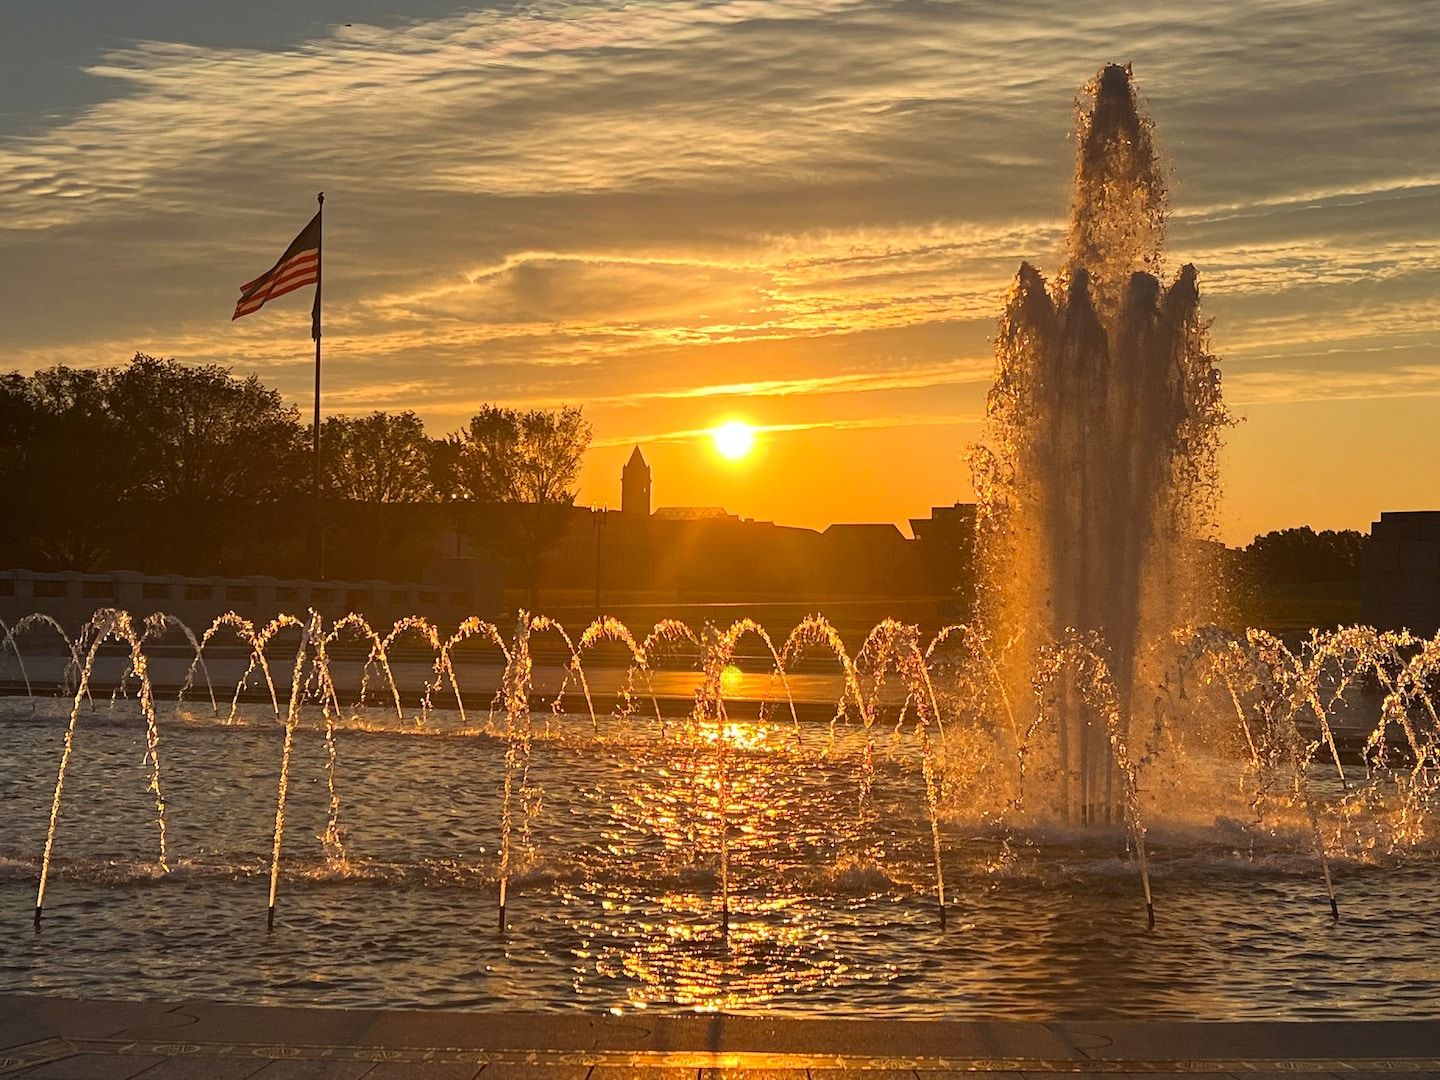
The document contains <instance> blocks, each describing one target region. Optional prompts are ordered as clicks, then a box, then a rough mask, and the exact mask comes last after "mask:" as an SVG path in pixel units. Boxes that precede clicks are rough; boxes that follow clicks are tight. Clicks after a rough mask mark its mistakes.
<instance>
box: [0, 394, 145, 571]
mask: <svg viewBox="0 0 1440 1080" xmlns="http://www.w3.org/2000/svg"><path fill="white" fill-rule="evenodd" d="M112 374H113V372H111V371H93V370H86V369H75V368H68V367H54V368H50V369H48V370H45V371H38V372H36V373H35V374H33V375H30V376H28V377H27V376H23V375H21V374H19V373H18V372H14V373H11V374H9V375H7V376H5V377H4V379H3V381H0V498H3V500H4V505H5V507H6V509H7V511H8V514H9V519H10V521H11V523H12V527H11V528H10V529H8V530H7V531H6V536H5V543H6V545H7V547H9V548H10V550H11V551H13V553H14V557H18V558H19V559H21V560H23V561H27V562H28V561H31V560H34V561H35V562H36V563H37V564H38V565H40V566H49V567H53V568H55V569H67V570H68V569H74V570H93V569H97V568H98V567H99V565H100V564H101V563H102V562H103V561H104V560H105V559H106V558H107V557H108V556H109V555H110V553H111V550H112V546H113V541H114V540H115V538H116V537H115V533H116V530H117V528H118V527H119V525H118V518H119V515H118V514H117V513H116V512H115V511H116V509H117V508H118V506H119V504H120V502H121V501H122V500H123V498H124V497H125V495H126V493H127V492H128V490H129V488H130V486H131V484H132V483H133V479H134V460H133V458H134V455H133V447H132V446H131V444H130V442H129V440H128V438H127V437H126V435H127V433H126V432H125V430H124V428H123V425H121V424H120V423H119V422H118V421H117V420H116V418H115V416H114V415H113V413H112V412H111V410H110V407H109V401H108V396H109V381H110V376H111V375H112Z"/></svg>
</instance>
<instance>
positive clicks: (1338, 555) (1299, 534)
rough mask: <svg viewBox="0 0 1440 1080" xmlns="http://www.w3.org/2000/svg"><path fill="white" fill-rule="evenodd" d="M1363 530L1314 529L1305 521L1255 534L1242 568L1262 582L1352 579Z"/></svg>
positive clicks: (1357, 570)
mask: <svg viewBox="0 0 1440 1080" xmlns="http://www.w3.org/2000/svg"><path fill="white" fill-rule="evenodd" d="M1364 542H1365V537H1364V534H1362V533H1360V532H1357V531H1356V530H1354V529H1342V530H1339V531H1336V530H1332V529H1325V530H1323V531H1321V532H1318V533H1317V532H1316V531H1315V530H1314V529H1312V528H1311V527H1310V526H1308V525H1302V526H1300V527H1299V528H1294V529H1280V530H1278V531H1275V532H1268V533H1265V534H1264V535H1263V536H1257V537H1255V539H1254V541H1252V542H1251V543H1250V545H1249V546H1248V547H1246V548H1245V551H1244V556H1243V563H1244V568H1245V572H1246V573H1247V574H1249V575H1251V576H1252V577H1253V578H1254V579H1256V580H1257V581H1261V582H1283V581H1353V580H1358V579H1359V577H1360V549H1361V547H1362V546H1363V545H1364Z"/></svg>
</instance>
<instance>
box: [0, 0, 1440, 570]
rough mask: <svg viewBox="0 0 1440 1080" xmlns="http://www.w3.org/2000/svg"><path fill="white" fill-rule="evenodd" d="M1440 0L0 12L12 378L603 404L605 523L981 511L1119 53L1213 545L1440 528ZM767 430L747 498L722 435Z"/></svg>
mask: <svg viewBox="0 0 1440 1080" xmlns="http://www.w3.org/2000/svg"><path fill="white" fill-rule="evenodd" d="M1437 56H1440V3H1437V2H1436V0H1384V2H1375V3H1367V4H1365V5H1357V4H1354V3H1338V2H1336V3H1332V2H1292V0H1262V2H1257V3H1248V4H1244V5H1239V4H1233V3H1207V2H1197V3H1191V4H1187V5H1183V6H1177V5H1159V4H1146V3H1137V2H1133V0H1132V2H1130V3H1127V4H1123V5H1122V4H1110V3H1087V4H1083V5H1082V4H1065V5H1061V4H1041V3H1033V2H1024V0H1021V2H1011V3H1005V4H996V3H994V2H986V3H969V2H955V3H926V2H913V0H900V2H881V0H804V2H798V0H797V2H789V0H665V2H661V3H643V2H642V3H636V2H631V3H625V4H616V3H607V2H600V0H597V2H592V3H584V4H577V3H551V2H546V0H537V2H522V3H515V4H490V5H484V6H478V7H477V6H476V5H474V4H459V3H454V2H447V0H417V2H413V3H404V4H402V3H393V2H392V3H382V2H378V0H316V2H310V3H306V4H303V5H302V4H293V3H289V2H258V0H251V2H248V3H246V4H242V5H220V4H193V3H187V2H184V0H111V2H107V3H100V2H97V0H83V2H82V0H8V2H7V3H6V4H5V5H3V6H0V305H3V306H0V365H3V366H4V367H5V368H6V369H9V368H17V369H19V370H22V371H31V370H34V369H36V368H39V367H45V366H48V365H51V364H57V363H65V364H73V365H103V364H116V363H123V362H124V361H126V360H127V359H128V358H129V357H130V356H131V355H132V354H133V353H135V352H136V351H142V352H147V353H150V354H153V355H159V356H167V357H171V356H173V357H175V358H176V359H179V360H181V361H185V362H193V363H201V362H204V363H212V362H213V363H222V364H226V365H230V366H233V368H234V369H235V371H236V372H237V373H238V374H250V373H255V374H258V375H259V376H260V377H261V378H263V379H264V380H265V381H266V382H267V383H269V384H271V385H273V386H275V387H277V388H278V389H280V390H281V392H282V393H283V394H284V395H285V396H286V397H287V399H289V400H291V401H293V402H294V403H295V404H297V405H298V406H300V408H301V412H302V416H308V411H309V396H308V395H309V393H310V384H311V379H312V367H311V364H312V362H313V354H312V351H311V350H312V347H311V345H310V342H309V340H308V331H309V322H308V312H309V306H310V294H309V290H308V289H307V290H302V291H301V292H298V293H294V294H291V295H290V296H287V297H284V298H283V299H280V300H276V301H274V302H272V303H271V304H270V305H268V306H267V307H266V308H265V309H264V310H263V311H262V312H260V313H259V314H257V315H255V316H251V317H248V318H245V319H242V320H239V321H236V322H233V323H232V322H231V321H230V313H231V311H232V310H233V306H234V302H235V299H236V297H237V295H238V291H239V288H238V287H239V285H240V284H241V283H242V282H245V281H248V280H250V279H251V278H253V277H255V276H256V275H258V274H259V273H261V272H262V271H263V270H265V269H267V268H268V267H269V266H270V265H271V263H273V262H274V260H275V259H276V258H277V257H278V256H279V254H280V252H281V251H282V250H283V249H284V248H285V246H286V244H288V243H289V241H290V239H291V238H292V237H293V236H294V234H295V233H296V232H298V231H299V229H300V227H301V226H303V225H304V224H305V222H306V221H307V220H308V219H309V217H310V216H311V214H312V213H313V212H314V206H315V202H314V196H315V193H316V192H317V191H319V190H322V189H323V190H324V191H325V192H326V204H325V327H326V336H325V343H324V348H325V397H324V409H325V412H326V413H327V414H328V413H336V412H347V413H356V412H367V411H371V410H376V409H383V410H401V409H411V410H414V411H415V412H417V413H419V414H420V416H421V417H422V418H424V420H425V421H426V423H427V425H428V426H429V428H430V429H431V431H432V433H435V434H440V433H443V432H446V431H453V430H456V429H458V428H459V427H461V426H462V425H463V424H464V422H465V420H466V419H467V418H468V417H469V415H470V414H471V413H472V412H473V411H474V409H475V407H476V406H477V405H479V404H480V403H482V402H498V403H503V404H507V405H516V406H549V405H555V404H559V403H562V402H573V403H578V404H581V405H583V406H584V409H585V413H586V415H587V416H588V417H589V419H590V420H591V422H592V423H593V425H594V430H595V443H594V446H593V448H592V450H591V452H590V454H589V456H588V458H587V462H586V466H585V471H584V474H583V476H582V484H581V491H580V501H582V502H585V503H590V504H594V505H605V504H608V505H611V506H614V505H616V504H617V503H618V500H619V475H620V469H621V466H622V465H623V463H624V460H625V458H626V457H627V456H628V455H629V453H630V449H631V447H632V446H633V445H635V444H639V445H640V446H641V447H642V449H643V451H644V453H645V455H646V456H647V458H649V460H650V462H651V464H652V466H653V467H654V470H655V479H654V496H655V502H656V504H657V505H661V506H666V505H670V506H675V505H686V506H696V505H723V506H725V507H726V508H728V509H729V510H730V511H732V512H734V513H739V514H741V515H743V516H745V517H754V518H758V519H761V520H774V521H778V522H781V523H784V524H794V525H806V526H812V527H824V526H825V525H827V524H829V523H831V522H835V521H895V522H897V523H902V524H903V523H904V522H905V521H906V519H908V518H911V517H917V516H919V517H923V516H925V515H926V514H927V513H928V510H929V507H930V506H932V505H944V504H948V503H952V502H956V501H963V500H968V499H970V498H971V497H972V495H973V492H972V489H971V486H970V478H969V470H968V467H967V465H966V463H965V458H966V452H967V450H968V448H969V447H970V446H971V445H972V444H974V443H975V442H976V441H977V440H978V439H979V437H980V436H981V433H982V419H983V412H984V397H985V393H986V390H987V388H988V386H989V382H990V378H991V375H992V371H993V358H992V354H991V346H990V339H991V337H992V336H993V334H994V331H995V320H996V317H997V315H998V313H999V309H1000V305H1001V301H1002V299H1003V297H1004V295H1005V292H1006V290H1007V288H1008V286H1009V283H1010V281H1011V279H1012V278H1013V275H1014V273H1015V270H1016V268H1017V266H1018V265H1019V262H1020V261H1021V260H1022V259H1028V260H1031V261H1033V262H1035V263H1036V264H1037V265H1039V266H1040V267H1041V268H1042V270H1044V271H1045V272H1047V273H1053V272H1054V271H1055V269H1057V264H1058V262H1059V259H1060V255H1061V248H1062V240H1063V233H1064V217H1065V211H1066V205H1067V199H1068V189H1069V182H1070V178H1071V175H1072V168H1073V164H1072V162H1073V153H1074V144H1073V141H1072V140H1071V138H1070V134H1071V131H1072V128H1073V125H1074V101H1075V94H1076V90H1077V88H1078V87H1079V86H1080V85H1081V84H1082V83H1084V82H1086V81H1087V80H1088V79H1089V78H1090V77H1091V76H1093V75H1094V73H1095V71H1096V70H1097V69H1098V68H1099V67H1100V66H1101V65H1102V64H1104V63H1106V62H1110V61H1116V62H1121V63H1131V64H1133V67H1134V73H1135V80H1136V83H1137V85H1138V87H1139V89H1140V91H1141V93H1142V95H1143V96H1144V98H1145V100H1146V102H1147V104H1148V107H1149V110H1150V113H1151V115H1152V116H1153V118H1154V120H1155V123H1156V127H1157V131H1158V136H1159V141H1160V144H1161V149H1162V152H1163V153H1164V155H1165V157H1166V160H1167V162H1168V164H1169V166H1170V168H1171V169H1172V180H1171V202H1172V217H1171V220H1170V229H1169V237H1170V243H1169V249H1170V253H1169V262H1168V265H1169V268H1170V270H1171V271H1172V272H1173V271H1174V270H1176V269H1178V268H1179V266H1180V265H1181V264H1183V263H1186V262H1193V263H1195V264H1196V266H1197V267H1198V268H1199V271H1200V275H1201V277H1200V281H1201V289H1202V298H1203V302H1204V305H1205V309H1206V311H1207V313H1208V315H1209V316H1210V317H1211V318H1212V319H1213V320H1214V322H1213V326H1212V331H1211V332H1212V337H1213V342H1214V345H1215V351H1216V352H1218V353H1219V354H1220V355H1221V356H1222V357H1223V364H1222V371H1223V373H1224V380H1225V393H1226V398H1227V401H1228V403H1229V405H1230V407H1231V409H1232V411H1233V412H1234V413H1235V414H1236V415H1237V417H1239V418H1240V423H1239V424H1237V425H1236V426H1235V427H1234V428H1233V429H1232V430H1230V431H1229V433H1228V435H1227V448H1226V451H1225V456H1224V469H1225V490H1226V494H1225V500H1224V503H1223V509H1222V514H1223V519H1222V535H1223V536H1224V538H1225V539H1227V540H1228V541H1230V542H1244V541H1245V540H1247V539H1248V538H1249V537H1250V536H1252V535H1254V534H1255V533H1257V532H1261V531H1265V530H1268V529H1272V528H1280V527H1285V526H1289V525H1295V524H1301V523H1309V524H1313V525H1314V526H1315V527H1317V528H1362V529H1363V528H1366V527H1367V525H1368V523H1369V522H1370V521H1371V520H1372V519H1374V518H1375V517H1377V516H1378V514H1379V512H1380V511H1381V510H1396V509H1422V508H1435V507H1440V453H1437V452H1436V449H1435V448H1436V446H1437V444H1440V440H1437V434H1436V428H1437V427H1440V79H1437V78H1436V77H1435V70H1436V57H1437ZM735 418H740V419H744V420H746V421H748V422H750V423H752V424H754V425H756V426H757V427H758V428H759V437H758V440H757V446H756V450H755V452H754V453H752V454H751V455H749V456H748V457H746V458H745V459H743V460H742V461H739V462H731V461H727V460H725V459H723V458H722V457H721V456H719V455H718V454H716V453H715V451H714V448H713V446H712V444H711V442H710V439H709V437H708V435H707V432H708V431H709V430H711V429H712V428H714V427H715V426H716V425H717V424H719V423H721V422H723V421H726V420H730V419H735Z"/></svg>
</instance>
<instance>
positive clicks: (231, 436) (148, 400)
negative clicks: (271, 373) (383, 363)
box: [109, 353, 307, 508]
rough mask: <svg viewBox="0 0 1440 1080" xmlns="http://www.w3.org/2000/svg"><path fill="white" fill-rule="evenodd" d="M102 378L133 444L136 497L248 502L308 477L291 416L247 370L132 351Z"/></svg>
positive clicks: (280, 493) (287, 490)
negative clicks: (240, 374)
mask: <svg viewBox="0 0 1440 1080" xmlns="http://www.w3.org/2000/svg"><path fill="white" fill-rule="evenodd" d="M109 384H110V388H109V399H110V409H111V411H112V413H113V414H114V415H115V417H116V418H117V419H118V420H119V421H120V422H121V423H122V424H124V425H125V426H126V428H127V429H128V432H129V438H130V441H131V442H132V444H133V446H134V465H135V469H136V470H137V472H136V477H135V480H136V494H137V495H140V496H143V497H148V498H152V499H157V500H164V501H169V502H172V503H175V504H177V505H181V506H186V507H196V508H198V507H202V506H214V505H217V504H237V505H244V504H250V505H254V504H257V503H268V502H274V501H275V500H277V499H280V498H283V497H285V496H286V495H291V494H294V493H295V492H296V490H297V489H298V488H300V487H301V486H302V485H303V484H304V483H305V482H306V476H307V473H306V470H305V463H306V460H307V459H306V458H305V456H304V448H305V441H304V437H303V436H304V433H303V431H302V429H301V427H300V421H299V414H298V413H297V412H296V410H295V408H294V406H290V405H286V404H285V403H284V401H283V400H282V399H281V397H280V394H279V393H278V392H277V391H275V390H271V389H270V388H269V387H267V386H265V385H264V384H263V383H261V382H260V380H259V379H258V378H257V377H256V376H254V375H251V376H250V377H248V378H245V379H237V378H235V377H234V376H233V375H231V374H230V370H229V369H228V368H223V367H220V366H218V365H215V364H205V365H200V366H193V367H192V366H188V365H185V364H179V363H176V362H175V361H174V360H157V359H156V358H155V357H153V356H146V355H144V354H142V353H136V354H135V358H134V359H133V360H131V362H130V365H129V366H128V367H125V368H121V369H120V370H119V371H117V372H115V373H114V374H113V375H111V376H110V377H109Z"/></svg>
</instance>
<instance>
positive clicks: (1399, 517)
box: [1360, 510, 1440, 634]
mask: <svg viewBox="0 0 1440 1080" xmlns="http://www.w3.org/2000/svg"><path fill="white" fill-rule="evenodd" d="M1360 612H1361V618H1362V619H1363V621H1365V622H1367V623H1369V624H1370V625H1372V626H1375V627H1378V628H1379V629H1381V630H1401V629H1404V630H1412V631H1414V632H1415V633H1417V634H1433V633H1435V632H1436V630H1437V629H1440V510H1405V511H1394V510H1387V511H1385V512H1384V513H1382V514H1381V515H1380V520H1379V521H1377V522H1374V523H1373V524H1372V525H1371V526H1370V536H1369V538H1368V539H1367V540H1366V541H1365V547H1364V549H1363V551H1362V552H1361V594H1360Z"/></svg>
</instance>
